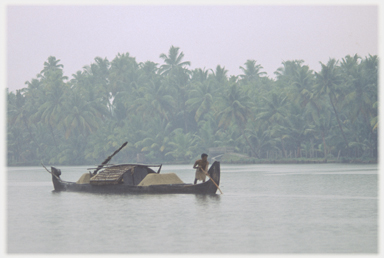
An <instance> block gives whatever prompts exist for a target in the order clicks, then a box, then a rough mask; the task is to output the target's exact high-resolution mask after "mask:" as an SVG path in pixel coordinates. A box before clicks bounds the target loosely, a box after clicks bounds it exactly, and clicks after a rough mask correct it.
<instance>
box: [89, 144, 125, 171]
mask: <svg viewBox="0 0 384 258" xmlns="http://www.w3.org/2000/svg"><path fill="white" fill-rule="evenodd" d="M127 143H128V142H125V143H123V145H121V147H120V148H119V149H117V150H116V151H115V152H114V153H113V154H112V155H111V156H109V157H108V158H107V159H106V160H104V162H103V163H101V164H100V165H99V166H98V167H97V168H96V170H95V171H93V174H94V175H96V173H97V171H99V170H100V169H101V168H102V167H103V166H104V165H105V164H107V163H108V162H109V161H110V160H111V159H112V157H113V156H115V155H116V154H117V153H118V152H119V151H120V150H121V149H122V148H124V147H125V145H127Z"/></svg>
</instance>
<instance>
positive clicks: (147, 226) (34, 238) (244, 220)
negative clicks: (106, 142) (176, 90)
mask: <svg viewBox="0 0 384 258" xmlns="http://www.w3.org/2000/svg"><path fill="white" fill-rule="evenodd" d="M191 166H192V165H188V166H186V165H182V166H180V165H164V166H163V168H162V173H170V172H174V173H176V174H177V175H178V176H179V177H180V178H181V179H182V180H183V181H184V182H187V183H192V182H193V179H194V171H193V169H191ZM86 168H87V167H61V170H62V176H61V177H62V178H63V179H64V180H66V181H77V179H78V178H79V177H80V176H81V175H82V173H84V172H85V171H86ZM221 171H222V174H221V183H220V188H221V189H222V191H223V192H224V194H223V195H220V194H217V195H214V196H204V195H187V194H178V195H171V194H163V195H116V194H115V195H112V194H111V195H105V194H88V193H70V192H61V193H54V192H52V190H53V186H52V183H51V178H50V175H49V174H48V173H47V172H45V170H44V169H43V168H40V167H9V168H8V173H7V181H8V183H7V208H8V209H7V213H6V215H7V217H6V219H7V252H8V253H120V254H121V253H127V254H138V253H147V254H150V253H232V254H233V253H250V254H258V253H275V254H280V253H284V254H286V253H307V254H308V253H311V254H313V253H323V254H324V253H325V254H327V253H348V254H352V253H360V254H361V253H377V252H378V174H377V172H378V170H377V165H341V164H321V165H221ZM218 193H219V192H218Z"/></svg>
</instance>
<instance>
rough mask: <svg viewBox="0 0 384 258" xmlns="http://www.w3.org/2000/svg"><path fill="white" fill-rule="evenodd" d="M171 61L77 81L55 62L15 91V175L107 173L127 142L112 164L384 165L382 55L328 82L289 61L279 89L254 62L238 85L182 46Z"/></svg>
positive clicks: (121, 61)
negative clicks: (216, 158) (199, 64)
mask: <svg viewBox="0 0 384 258" xmlns="http://www.w3.org/2000/svg"><path fill="white" fill-rule="evenodd" d="M160 57H161V58H162V59H163V60H164V63H163V64H162V65H159V64H156V63H154V62H151V61H147V62H145V63H138V62H136V60H135V58H134V57H132V56H130V55H129V54H128V53H125V54H118V55H117V56H116V57H115V58H114V59H113V60H112V61H111V62H110V61H108V60H107V59H106V58H105V59H103V58H100V57H97V58H95V62H94V63H92V64H91V65H89V66H85V67H84V68H83V70H82V71H78V72H77V73H76V74H73V75H72V78H71V79H69V78H67V77H65V76H64V75H63V65H62V64H60V60H58V59H56V58H55V57H53V56H51V57H49V58H48V60H47V62H45V63H44V68H43V70H42V71H41V72H40V73H39V74H38V75H37V77H36V78H34V79H32V80H31V81H28V82H26V87H25V88H23V89H21V90H17V91H16V93H14V92H9V91H8V89H7V161H8V165H39V164H40V161H42V162H43V163H45V164H55V165H59V164H62V165H83V164H98V163H100V162H101V161H103V160H104V159H105V158H106V157H107V156H109V155H110V154H111V153H113V151H115V150H116V149H117V148H118V147H119V146H120V145H121V144H122V143H123V142H125V141H128V142H129V143H128V145H127V146H126V147H125V148H124V149H123V150H122V151H121V152H120V153H119V155H116V157H114V160H113V161H112V163H121V162H125V163H127V162H136V157H137V155H138V154H145V157H146V162H148V163H153V162H162V163H182V162H192V161H194V160H195V159H196V158H198V156H199V155H200V154H201V153H202V152H208V151H209V148H211V147H232V148H234V151H235V153H237V155H236V154H235V155H234V154H232V155H227V158H225V159H226V160H227V161H231V159H234V160H233V161H234V162H242V161H244V162H249V161H250V162H253V163H259V162H269V161H270V162H276V161H277V162H290V161H291V160H296V161H298V162H302V161H304V160H308V161H314V162H317V161H318V160H328V161H340V162H348V161H353V160H360V161H376V160H377V129H378V115H377V113H378V112H377V107H378V100H377V91H378V90H377V83H378V77H377V74H378V71H377V68H378V58H377V56H369V57H365V58H361V57H359V56H357V55H355V56H346V57H345V58H343V59H342V60H341V61H336V60H335V59H330V60H329V61H328V63H327V64H321V70H320V71H319V72H314V71H312V70H310V68H309V67H308V66H306V65H303V62H304V61H302V60H293V61H285V62H283V63H282V67H280V68H279V69H278V70H277V71H276V72H275V74H276V78H275V79H271V78H268V77H267V76H266V75H265V73H264V72H262V71H261V70H262V66H261V65H260V64H257V63H256V61H255V60H247V61H246V62H245V64H244V65H243V66H241V67H240V69H241V71H242V74H240V75H239V76H228V75H227V70H225V68H224V67H221V66H220V65H218V66H217V67H216V69H215V70H210V69H209V70H205V69H200V68H199V69H194V70H192V69H188V67H189V65H190V62H188V61H184V60H183V57H184V55H183V52H181V51H180V50H179V48H177V47H173V46H172V47H171V48H170V49H169V52H168V53H167V54H161V55H160ZM239 154H241V155H239ZM141 156H142V155H141ZM231 156H232V158H231ZM247 156H248V157H247Z"/></svg>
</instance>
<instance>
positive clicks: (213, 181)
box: [206, 173, 223, 194]
mask: <svg viewBox="0 0 384 258" xmlns="http://www.w3.org/2000/svg"><path fill="white" fill-rule="evenodd" d="M206 175H207V176H208V177H209V179H211V180H212V183H213V184H214V185H215V186H216V187H217V189H219V191H220V193H221V194H223V192H222V191H221V189H220V187H219V186H218V185H217V184H216V182H215V180H213V179H212V177H211V176H210V175H209V174H208V173H206Z"/></svg>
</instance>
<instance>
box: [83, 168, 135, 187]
mask: <svg viewBox="0 0 384 258" xmlns="http://www.w3.org/2000/svg"><path fill="white" fill-rule="evenodd" d="M134 167H135V166H131V165H125V166H113V167H109V168H106V169H104V170H102V171H100V172H99V173H98V174H97V175H95V176H93V177H91V179H90V183H91V185H110V184H112V185H113V184H118V183H120V182H121V180H122V179H123V174H124V173H125V172H127V171H129V170H131V169H132V168H134Z"/></svg>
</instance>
